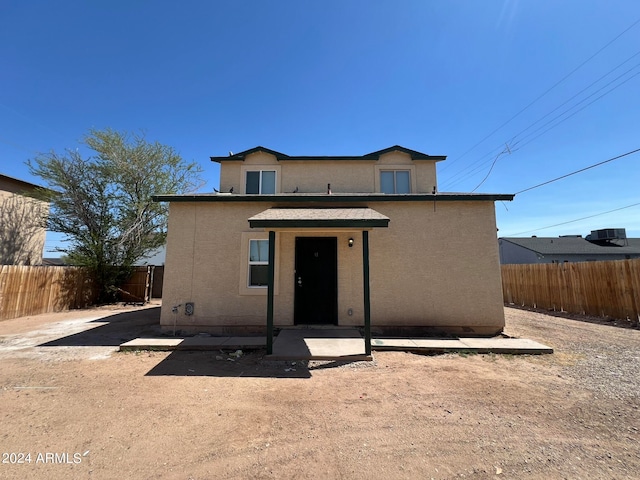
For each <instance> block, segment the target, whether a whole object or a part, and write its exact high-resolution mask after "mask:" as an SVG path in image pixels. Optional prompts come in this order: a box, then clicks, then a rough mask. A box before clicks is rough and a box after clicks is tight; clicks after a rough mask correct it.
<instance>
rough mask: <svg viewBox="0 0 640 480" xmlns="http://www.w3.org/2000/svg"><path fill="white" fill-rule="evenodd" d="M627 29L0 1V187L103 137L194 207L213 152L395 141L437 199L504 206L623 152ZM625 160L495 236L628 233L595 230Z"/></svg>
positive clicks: (526, 203)
mask: <svg viewBox="0 0 640 480" xmlns="http://www.w3.org/2000/svg"><path fill="white" fill-rule="evenodd" d="M638 20H640V2H638V1H637V0H619V1H616V2H610V1H604V0H602V1H601V0H592V1H585V0H563V1H561V2H559V1H557V0H521V1H516V0H500V1H498V0H496V1H491V0H485V1H472V0H464V1H463V0H430V1H426V0H416V1H409V0H394V1H386V0H376V1H372V0H368V1H349V0H340V1H332V0H324V1H322V2H313V1H299V0H298V1H288V0H278V1H276V0H274V1H228V2H214V1H184V2H167V1H150V0H149V1H142V0H129V1H126V2H124V1H116V0H109V1H106V0H103V1H100V0H95V1H91V2H77V1H75V2H70V1H64V0H63V1H57V2H50V1H24V2H18V1H6V0H0V62H1V65H2V68H1V69H0V173H3V174H5V175H9V176H13V177H17V178H20V179H23V180H27V181H32V182H34V183H38V182H39V179H38V178H34V177H32V176H31V175H30V174H29V172H28V169H27V167H26V166H25V164H24V162H25V160H27V159H28V158H32V157H34V156H35V155H36V154H37V153H38V152H45V151H49V150H51V149H54V150H56V151H59V152H61V151H63V150H64V149H65V148H76V147H78V146H79V144H78V141H79V140H80V139H81V138H82V136H83V135H84V134H85V133H86V132H87V130H88V129H90V128H98V129H101V128H106V127H110V128H113V129H116V130H122V131H136V132H140V131H143V132H145V133H146V136H147V139H148V140H154V141H155V140H157V141H160V142H161V143H165V144H168V145H171V146H173V147H174V148H175V149H176V150H178V152H179V153H180V154H181V155H182V157H183V158H184V159H185V160H188V161H196V162H199V163H200V164H201V165H202V166H203V168H204V170H205V172H204V178H205V180H206V185H205V186H204V187H203V188H202V189H201V191H203V192H205V191H206V192H210V191H212V190H213V188H214V187H217V186H218V175H219V170H218V168H217V164H212V163H211V162H210V161H209V157H210V156H212V155H226V154H227V152H228V151H230V150H232V151H234V152H239V151H242V150H245V149H248V148H251V147H254V146H256V145H263V146H265V147H268V148H271V149H274V150H277V151H281V152H284V153H288V154H291V155H341V154H345V155H360V154H365V153H368V152H371V151H375V150H379V149H382V148H386V147H388V146H391V145H395V144H400V145H403V146H405V147H407V148H411V149H414V150H419V151H422V152H425V153H429V154H432V155H447V156H448V160H447V161H445V162H441V163H440V164H439V167H438V177H439V187H440V190H441V191H459V192H465V191H471V190H473V189H474V188H476V187H477V191H478V192H491V193H515V192H518V191H520V190H523V189H525V188H528V187H530V186H533V185H536V184H538V183H541V182H544V181H546V180H550V179H552V178H555V177H558V176H561V175H564V174H567V173H569V172H572V171H575V170H578V169H580V168H583V167H586V166H589V165H591V164H595V163H598V162H601V161H604V160H606V159H609V158H611V157H614V156H617V155H620V154H623V153H626V152H629V151H632V150H635V149H638V148H640V135H639V132H640V129H639V127H640V121H639V120H640V94H639V86H640V75H637V74H638V73H640V53H639V52H640V23H636V22H638ZM634 24H635V25H634ZM625 30H626V32H625ZM623 32H624V33H623ZM616 37H618V38H617V39H616ZM614 39H615V40H614ZM607 44H609V45H608V46H606V45H607ZM605 46H606V48H604V49H603V47H605ZM594 54H595V56H594ZM636 54H637V56H635V57H634V55H636ZM621 64H622V65H621ZM578 67H579V68H578ZM634 75H637V76H634ZM601 77H603V78H601ZM617 77H619V78H617ZM616 78H617V80H616ZM599 79H600V80H599ZM598 80H599V81H598ZM558 82H560V83H558ZM623 82H624V83H623ZM607 84H609V85H608V86H607ZM552 87H553V88H552ZM599 97H600V98H599ZM532 102H533V103H532ZM565 102H566V103H565ZM591 102H592V103H591ZM525 107H527V108H525ZM581 108H582V110H580V111H578V110H579V109H581ZM523 109H524V110H523ZM565 111H566V113H564V114H563V112H565ZM561 114H563V115H561ZM558 115H561V116H559V117H557V118H556V116H558ZM554 118H555V120H554ZM541 119H542V120H541ZM547 122H550V123H547ZM498 127H501V128H498ZM502 151H505V153H503V154H502V155H500V156H499V158H498V159H497V161H496V162H495V165H494V166H493V169H492V170H491V174H490V175H489V176H488V178H487V179H486V181H484V183H482V184H481V185H480V186H479V187H478V185H479V184H480V183H481V181H482V180H483V178H484V177H485V176H486V175H487V173H488V172H489V169H490V168H491V164H492V162H493V161H494V159H495V158H496V156H498V154H500V152H502ZM509 152H510V153H509ZM639 165H640V152H639V153H637V154H634V155H629V156H627V157H624V158H621V159H619V160H616V161H613V162H609V163H607V164H606V165H603V166H600V167H598V168H594V169H591V170H589V171H587V172H584V173H581V174H578V175H575V176H572V177H569V178H567V179H565V180H562V181H558V182H555V183H553V184H550V185H547V186H544V187H540V188H537V189H534V190H531V191H529V192H525V193H522V194H521V195H518V196H516V199H515V201H513V202H508V203H504V204H503V203H497V204H496V214H497V221H498V227H499V229H500V231H499V235H500V236H512V235H515V234H521V235H522V236H528V235H538V236H556V235H564V234H583V235H585V234H587V233H589V231H590V230H592V229H597V228H605V227H623V228H626V229H627V234H628V235H630V236H635V237H640V205H636V206H634V207H630V208H623V209H621V210H618V211H616V212H612V213H609V214H605V215H597V214H600V213H602V212H607V211H610V210H616V209H620V208H622V207H626V206H629V205H633V204H636V203H640V193H639V191H640V189H639V188H638V183H639V181H640V167H639ZM592 215H597V216H594V217H592V218H588V219H585V220H581V221H577V222H572V223H568V224H565V225H559V226H556V227H552V228H543V227H548V226H551V225H556V224H560V223H564V222H569V221H572V220H575V219H579V218H583V217H589V216H592ZM58 241H59V240H58V239H57V238H56V237H55V236H49V237H48V240H47V248H48V249H50V248H51V247H53V246H55V245H56V244H57V242H58ZM45 255H47V256H54V255H49V254H48V253H45Z"/></svg>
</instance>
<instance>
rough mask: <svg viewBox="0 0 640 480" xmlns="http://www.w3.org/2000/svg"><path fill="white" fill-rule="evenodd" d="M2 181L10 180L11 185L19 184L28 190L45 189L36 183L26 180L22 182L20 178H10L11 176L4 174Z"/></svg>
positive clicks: (1, 177)
mask: <svg viewBox="0 0 640 480" xmlns="http://www.w3.org/2000/svg"><path fill="white" fill-rule="evenodd" d="M0 179H2V180H8V181H9V182H11V183H14V184H17V185H19V186H20V187H23V188H27V189H30V190H31V189H34V188H43V187H41V186H40V185H36V184H35V183H31V182H27V181H25V180H20V179H19V178H14V177H10V176H9V175H4V174H2V173H0Z"/></svg>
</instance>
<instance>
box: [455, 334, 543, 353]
mask: <svg viewBox="0 0 640 480" xmlns="http://www.w3.org/2000/svg"><path fill="white" fill-rule="evenodd" d="M460 342H462V343H463V344H465V345H466V346H467V347H468V348H470V349H472V350H474V351H476V352H478V353H506V354H542V353H553V348H551V347H548V346H547V345H543V344H542V343H538V342H535V341H533V340H529V339H526V338H502V337H495V338H461V339H460Z"/></svg>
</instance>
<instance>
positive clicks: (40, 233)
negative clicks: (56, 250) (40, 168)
mask: <svg viewBox="0 0 640 480" xmlns="http://www.w3.org/2000/svg"><path fill="white" fill-rule="evenodd" d="M25 188H26V187H25V186H24V185H23V183H22V182H19V181H14V180H12V179H8V178H6V177H2V176H0V264H12V265H25V264H26V265H38V264H41V263H42V253H43V250H44V242H45V235H46V230H45V228H44V226H42V222H41V219H42V217H44V216H45V215H46V214H47V212H48V211H49V205H48V204H47V203H46V202H42V201H39V200H35V199H32V198H30V197H25V196H23V195H21V193H22V192H23V191H24V190H25Z"/></svg>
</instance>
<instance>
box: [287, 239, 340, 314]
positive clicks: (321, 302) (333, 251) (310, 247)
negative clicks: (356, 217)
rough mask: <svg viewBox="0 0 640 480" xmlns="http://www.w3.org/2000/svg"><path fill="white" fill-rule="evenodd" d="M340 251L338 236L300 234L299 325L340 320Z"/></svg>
mask: <svg viewBox="0 0 640 480" xmlns="http://www.w3.org/2000/svg"><path fill="white" fill-rule="evenodd" d="M337 252H338V240H337V238H335V237H297V238H296V265H295V278H294V281H295V299H294V319H295V323H296V325H299V324H334V325H335V324H337V323H338V253H337Z"/></svg>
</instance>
